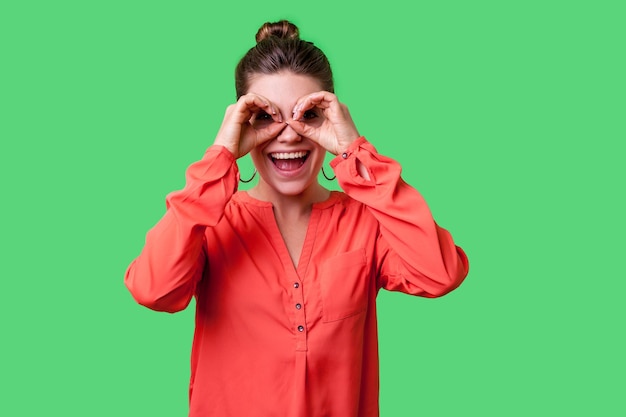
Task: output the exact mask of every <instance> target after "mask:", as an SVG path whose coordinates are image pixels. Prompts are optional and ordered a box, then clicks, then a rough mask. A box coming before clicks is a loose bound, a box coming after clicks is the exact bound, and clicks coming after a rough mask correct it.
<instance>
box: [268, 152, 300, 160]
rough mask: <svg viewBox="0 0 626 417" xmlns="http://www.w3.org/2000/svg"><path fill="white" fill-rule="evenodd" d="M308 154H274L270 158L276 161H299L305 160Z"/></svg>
mask: <svg viewBox="0 0 626 417" xmlns="http://www.w3.org/2000/svg"><path fill="white" fill-rule="evenodd" d="M306 154H307V152H273V153H271V154H270V156H271V157H272V158H274V159H298V158H304V157H305V156H306Z"/></svg>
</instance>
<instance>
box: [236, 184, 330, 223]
mask: <svg viewBox="0 0 626 417" xmlns="http://www.w3.org/2000/svg"><path fill="white" fill-rule="evenodd" d="M248 194H249V195H250V196H251V197H253V198H256V199H258V200H261V201H268V202H270V203H272V206H274V213H275V215H276V216H280V217H282V218H285V219H286V218H292V219H295V218H301V217H305V216H308V215H309V214H310V213H311V207H312V206H313V204H315V203H319V202H322V201H325V200H327V199H328V197H329V196H330V191H329V190H327V189H326V188H324V187H322V186H321V185H320V184H319V183H318V182H315V183H313V184H311V186H309V187H308V188H307V189H305V190H304V191H303V192H302V193H300V194H295V195H285V194H281V193H279V192H277V191H276V190H275V189H274V188H272V187H270V186H269V185H268V184H267V183H265V182H264V181H263V180H262V179H260V180H259V183H258V184H257V185H256V186H255V187H253V188H252V189H250V190H249V191H248Z"/></svg>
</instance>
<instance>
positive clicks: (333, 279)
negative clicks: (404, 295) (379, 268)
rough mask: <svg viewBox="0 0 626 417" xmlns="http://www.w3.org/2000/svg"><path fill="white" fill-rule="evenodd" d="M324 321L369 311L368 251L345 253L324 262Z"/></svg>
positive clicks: (321, 284)
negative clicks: (366, 254) (366, 252)
mask: <svg viewBox="0 0 626 417" xmlns="http://www.w3.org/2000/svg"><path fill="white" fill-rule="evenodd" d="M320 272H321V273H322V276H321V279H320V286H321V290H322V304H323V306H322V308H323V321H324V322H330V321H337V320H341V319H345V318H347V317H350V316H354V315H356V314H359V313H362V312H364V311H365V310H367V299H368V297H367V288H368V285H367V282H368V275H367V268H366V258H365V251H364V250H363V249H358V250H355V251H351V252H346V253H342V254H341V255H338V256H334V257H332V258H330V259H327V260H326V261H324V263H323V264H322V265H321V269H320Z"/></svg>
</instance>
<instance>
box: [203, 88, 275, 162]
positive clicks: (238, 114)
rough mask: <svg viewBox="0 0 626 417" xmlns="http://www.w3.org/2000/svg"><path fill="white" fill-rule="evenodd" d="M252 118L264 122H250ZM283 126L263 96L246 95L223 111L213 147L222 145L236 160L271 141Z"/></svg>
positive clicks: (271, 105)
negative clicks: (222, 117) (222, 118)
mask: <svg viewBox="0 0 626 417" xmlns="http://www.w3.org/2000/svg"><path fill="white" fill-rule="evenodd" d="M255 119H258V120H263V121H265V123H252V122H253V121H254V120H255ZM268 121H272V123H267V122H268ZM284 127H285V123H284V122H283V120H282V117H281V115H280V112H279V111H278V109H277V108H276V106H275V105H274V104H272V103H271V102H270V101H269V100H268V99H266V98H265V97H262V96H259V95H256V94H246V95H243V96H241V97H240V98H239V100H237V103H235V104H231V105H230V106H228V107H227V108H226V114H225V115H224V120H223V121H222V126H221V127H220V130H219V132H218V133H217V137H216V138H215V142H214V145H221V146H224V147H225V148H226V149H228V150H229V151H230V152H231V153H232V154H233V156H234V157H235V159H239V158H241V157H242V156H244V155H246V154H247V153H248V152H250V151H251V150H252V149H253V148H254V147H256V146H259V145H261V144H262V143H265V142H267V141H268V140H270V139H272V138H275V137H276V136H277V135H278V134H279V133H280V131H281V130H282V129H284Z"/></svg>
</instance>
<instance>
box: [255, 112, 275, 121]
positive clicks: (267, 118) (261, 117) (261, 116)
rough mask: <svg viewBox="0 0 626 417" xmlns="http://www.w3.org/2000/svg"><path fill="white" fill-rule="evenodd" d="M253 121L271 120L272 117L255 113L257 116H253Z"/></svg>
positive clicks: (262, 113) (263, 113)
mask: <svg viewBox="0 0 626 417" xmlns="http://www.w3.org/2000/svg"><path fill="white" fill-rule="evenodd" d="M255 120H260V121H264V120H272V116H270V115H269V114H267V113H265V112H264V111H262V112H259V113H257V115H256V116H255Z"/></svg>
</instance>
